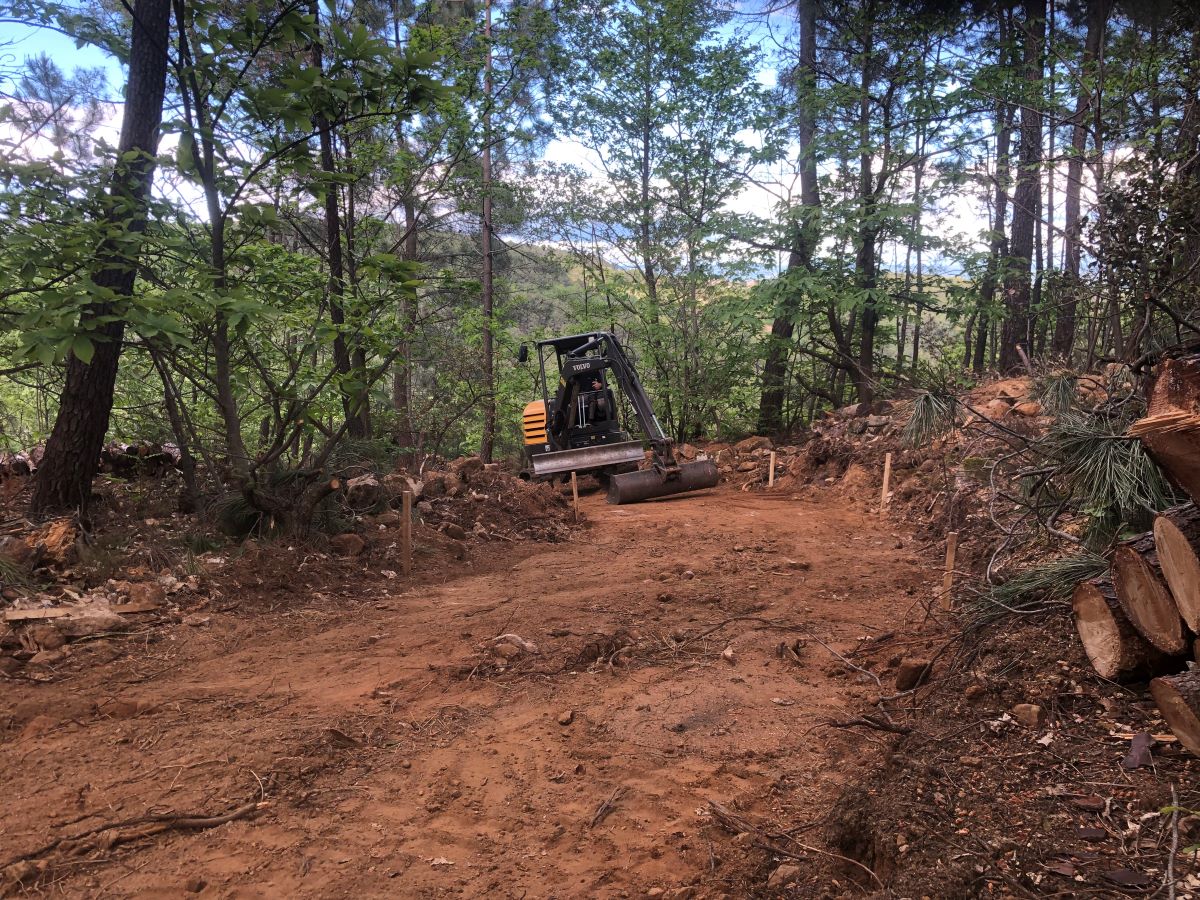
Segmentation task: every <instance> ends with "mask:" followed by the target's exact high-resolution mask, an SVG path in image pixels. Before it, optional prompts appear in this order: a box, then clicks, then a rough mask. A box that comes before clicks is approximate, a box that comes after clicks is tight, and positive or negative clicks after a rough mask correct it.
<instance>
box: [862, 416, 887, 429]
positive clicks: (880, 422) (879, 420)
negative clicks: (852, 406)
mask: <svg viewBox="0 0 1200 900" xmlns="http://www.w3.org/2000/svg"><path fill="white" fill-rule="evenodd" d="M891 424H892V417H891V416H867V427H868V428H870V429H871V430H872V431H878V430H879V429H881V428H886V427H887V426H889V425H891Z"/></svg>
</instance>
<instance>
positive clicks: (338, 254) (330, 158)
mask: <svg viewBox="0 0 1200 900" xmlns="http://www.w3.org/2000/svg"><path fill="white" fill-rule="evenodd" d="M318 10H319V5H318V4H317V3H313V4H312V13H313V15H314V16H319V12H318ZM318 21H319V18H318ZM312 55H313V68H315V69H316V70H317V71H321V69H322V67H323V60H322V48H321V42H320V40H319V39H318V40H317V41H315V42H314V43H313V51H312ZM313 125H314V126H316V129H317V135H318V139H319V141H320V146H321V171H322V172H324V173H325V174H326V175H330V176H331V175H334V174H336V173H337V162H336V160H335V157H334V150H333V126H332V125H331V124H330V122H329V119H328V118H326V116H325V114H324V113H317V115H316V116H314V117H313ZM323 190H324V195H325V255H326V258H327V261H328V264H329V282H328V286H327V288H326V293H327V294H328V296H329V321H330V322H332V323H333V327H334V335H333V367H334V369H336V370H337V373H338V375H339V376H341V380H342V382H343V383H342V384H340V385H338V388H339V390H340V392H341V394H342V411H343V413H344V414H345V416H346V420H347V421H348V422H349V423H350V427H349V428H348V429H347V431H348V432H349V434H350V436H351V437H355V438H363V437H366V432H365V430H364V427H363V426H364V420H363V415H362V407H363V404H364V403H365V402H366V398H365V395H364V393H363V392H362V391H361V389H360V391H359V392H357V393H355V394H354V395H353V396H351V395H350V394H348V393H347V391H348V390H349V389H350V388H349V385H348V384H346V382H348V381H350V380H351V372H352V368H353V367H352V366H351V363H350V351H349V349H348V348H347V346H346V333H345V325H346V307H345V295H346V273H345V264H344V261H343V257H342V216H341V210H340V205H339V203H338V186H337V183H336V182H335V181H334V180H333V179H332V178H327V179H326V181H325V184H324V186H323Z"/></svg>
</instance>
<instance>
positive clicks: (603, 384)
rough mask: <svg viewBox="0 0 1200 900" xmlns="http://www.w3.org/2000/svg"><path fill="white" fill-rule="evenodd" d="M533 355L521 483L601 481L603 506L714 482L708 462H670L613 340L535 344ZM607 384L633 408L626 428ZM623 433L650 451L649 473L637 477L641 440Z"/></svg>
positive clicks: (593, 336)
mask: <svg viewBox="0 0 1200 900" xmlns="http://www.w3.org/2000/svg"><path fill="white" fill-rule="evenodd" d="M534 349H535V352H536V353H537V365H538V368H537V381H538V387H539V388H540V390H541V394H542V399H541V400H534V401H532V402H531V403H528V404H526V406H525V410H524V416H523V425H524V436H525V453H526V457H527V459H528V462H529V468H528V470H527V472H526V474H527V475H528V476H529V477H532V478H537V479H546V478H554V477H562V476H563V475H565V474H566V473H568V472H578V473H580V474H583V473H589V474H594V475H596V476H597V477H599V478H600V479H601V481H602V482H603V481H608V485H609V492H608V500H609V502H610V503H627V502H633V501H636V500H645V499H649V498H651V497H657V496H663V495H664V494H677V493H681V492H683V491H690V490H698V489H700V488H704V487H712V486H714V485H715V484H716V483H717V469H716V466H715V465H714V464H713V463H711V462H709V461H702V462H699V463H687V464H684V465H680V464H679V463H678V462H677V461H676V460H675V455H674V452H673V450H672V446H671V441H670V439H669V438H667V436H666V434H665V433H664V432H663V429H662V425H660V424H659V421H658V418H657V417H656V416H655V415H654V410H653V408H652V407H651V405H650V399H649V397H648V396H647V395H646V392H645V390H644V389H643V388H642V384H641V381H640V380H639V379H638V376H637V372H636V371H635V370H634V368H633V364H632V363H631V362H630V360H629V357H628V356H627V355H626V353H625V350H624V348H623V347H622V346H621V343H620V341H618V340H617V338H616V336H615V335H612V334H610V333H608V332H590V333H586V334H574V335H567V336H565V337H558V338H551V339H549V340H544V341H538V342H537V343H536V344H535V345H534ZM527 358H528V351H527V349H525V347H524V346H522V353H521V359H522V361H525V360H526V359H527ZM614 382H615V385H616V387H617V388H618V389H619V390H620V394H621V396H622V397H623V398H624V400H625V401H626V403H627V404H628V406H630V407H632V409H633V416H632V419H633V422H632V423H631V424H632V425H633V427H632V428H630V427H629V424H630V423H624V422H622V416H621V412H620V406H619V404H618V398H617V393H616V392H615V391H614V390H613V388H612V385H613V383H614ZM552 384H553V389H554V393H553V396H551V385H552ZM631 431H637V432H640V434H641V436H642V438H644V439H645V440H646V441H647V442H648V443H649V444H650V450H651V454H650V456H651V462H652V468H651V469H649V470H646V471H643V472H639V471H637V470H638V465H639V464H640V463H642V462H643V461H644V460H645V459H646V453H645V450H644V449H643V442H642V439H641V438H634V437H633V436H632V434H631V433H630V432H631Z"/></svg>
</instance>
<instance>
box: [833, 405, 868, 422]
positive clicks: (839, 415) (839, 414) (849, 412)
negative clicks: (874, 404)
mask: <svg viewBox="0 0 1200 900" xmlns="http://www.w3.org/2000/svg"><path fill="white" fill-rule="evenodd" d="M870 414H871V404H870V403H851V404H850V405H849V406H843V407H842V408H841V409H839V410H836V411H835V412H834V414H833V416H834V418H835V419H857V418H858V417H859V416H869V415H870Z"/></svg>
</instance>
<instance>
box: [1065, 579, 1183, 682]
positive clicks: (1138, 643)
mask: <svg viewBox="0 0 1200 900" xmlns="http://www.w3.org/2000/svg"><path fill="white" fill-rule="evenodd" d="M1071 608H1072V610H1073V611H1074V613H1075V628H1076V630H1077V631H1078V632H1079V640H1080V641H1081V642H1082V643H1083V650H1084V653H1086V654H1087V658H1088V661H1089V662H1090V663H1091V664H1092V667H1093V668H1094V669H1095V670H1096V674H1098V675H1099V676H1100V677H1101V678H1105V679H1107V680H1109V681H1122V680H1126V679H1130V678H1134V677H1136V676H1139V675H1144V674H1147V673H1150V674H1153V673H1155V672H1156V671H1162V669H1161V665H1162V661H1163V659H1164V657H1163V654H1162V653H1160V652H1159V651H1158V650H1156V649H1155V648H1154V647H1153V646H1152V645H1151V644H1150V643H1149V642H1148V641H1147V640H1146V639H1145V638H1143V637H1142V636H1141V635H1140V634H1139V633H1138V631H1137V629H1136V628H1134V627H1133V625H1132V624H1131V623H1130V621H1129V617H1128V616H1126V615H1125V611H1124V610H1123V609H1122V608H1121V604H1120V602H1119V601H1118V600H1117V593H1116V590H1115V589H1114V588H1113V583H1112V581H1111V580H1110V579H1109V578H1093V579H1092V580H1091V581H1083V582H1080V583H1079V584H1078V585H1077V586H1076V587H1075V592H1074V594H1073V595H1072V597H1071Z"/></svg>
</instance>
